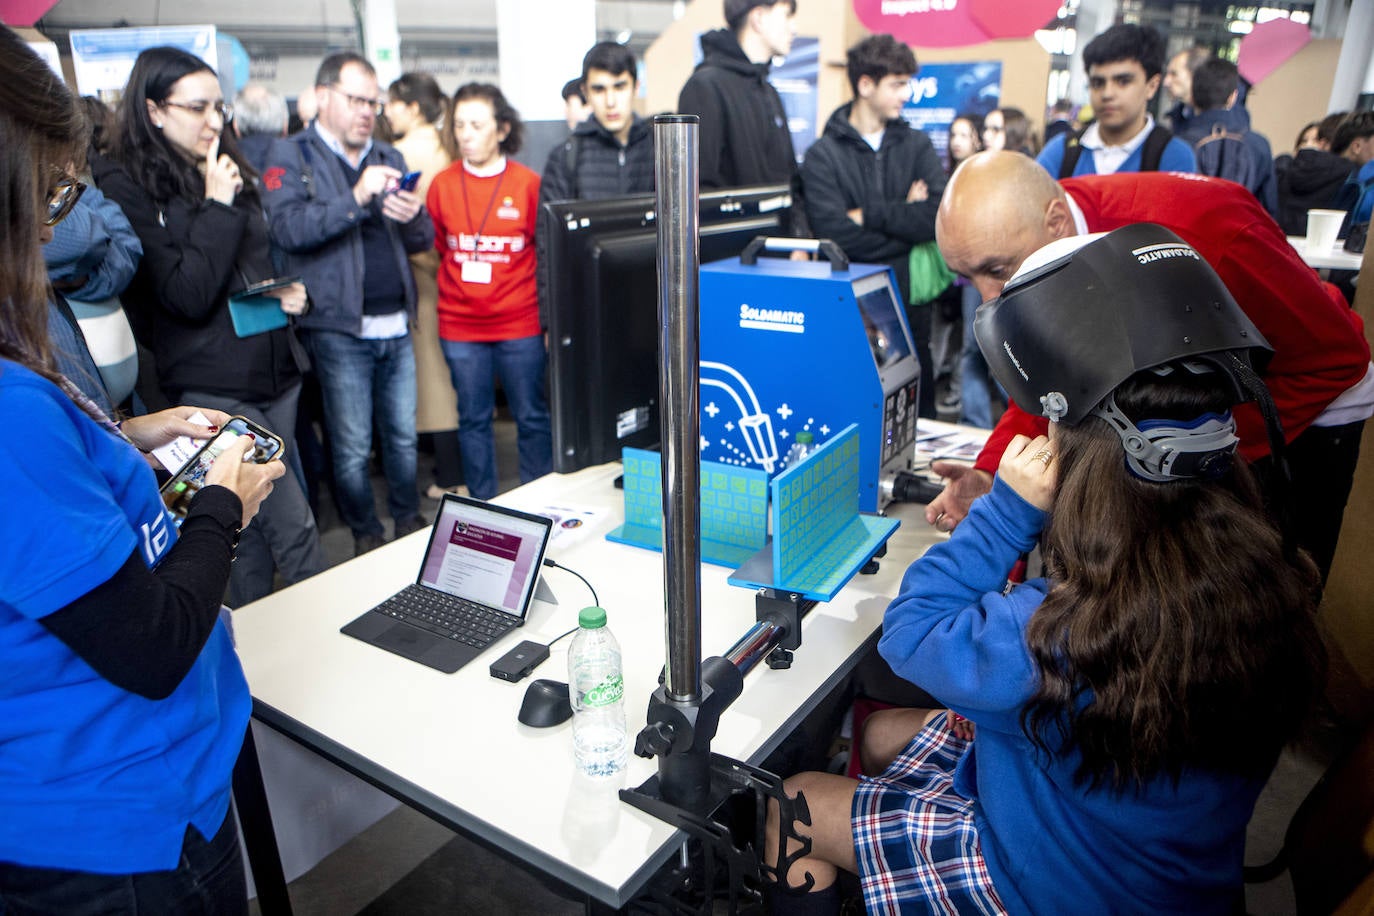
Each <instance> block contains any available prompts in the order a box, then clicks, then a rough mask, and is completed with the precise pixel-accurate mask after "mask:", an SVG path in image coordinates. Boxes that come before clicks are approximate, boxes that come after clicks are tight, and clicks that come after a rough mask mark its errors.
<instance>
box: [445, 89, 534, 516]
mask: <svg viewBox="0 0 1374 916" xmlns="http://www.w3.org/2000/svg"><path fill="white" fill-rule="evenodd" d="M452 122H453V123H452V131H453V140H454V143H455V145H456V147H457V149H456V152H457V153H458V156H457V158H458V159H459V161H457V162H455V163H454V164H453V165H451V166H449V167H448V168H447V169H445V170H444V171H442V172H440V173H439V174H438V175H437V176H436V177H435V179H434V182H433V184H431V185H430V188H429V195H428V197H427V199H426V206H427V207H428V208H429V212H430V215H431V216H432V217H433V218H434V244H435V247H437V248H438V249H439V256H440V259H441V260H440V266H439V340H440V345H441V346H442V347H443V351H444V359H445V360H447V362H448V366H449V372H450V373H451V374H452V376H453V387H454V389H455V390H456V391H457V392H458V441H459V445H460V448H461V451H462V457H463V477H464V479H465V480H466V481H467V485H468V489H469V490H470V491H471V493H472V495H473V496H475V497H477V498H479V499H490V498H491V497H493V496H495V495H496V490H497V476H496V443H495V440H494V438H493V436H492V431H491V417H492V413H493V410H494V405H495V387H494V384H493V378H494V377H495V376H496V375H499V376H500V378H501V387H502V389H503V390H504V391H505V392H506V400H507V403H508V404H509V405H510V410H511V413H512V414H513V415H514V416H515V425H516V429H517V432H518V442H519V449H520V481H521V482H522V483H526V482H528V481H531V480H534V479H535V478H536V477H541V476H543V475H544V474H547V473H549V471H550V470H552V467H553V444H552V440H551V438H550V435H549V407H548V398H547V396H546V394H545V391H544V385H545V379H544V372H545V364H546V360H547V356H546V353H545V349H544V335H543V329H542V328H541V327H540V322H539V295H538V292H537V289H536V284H535V260H534V259H535V255H534V228H535V219H536V216H537V213H538V204H539V176H538V175H537V174H535V173H534V172H532V171H530V170H529V169H527V168H525V167H524V166H523V165H521V164H520V163H518V162H512V161H510V160H508V159H507V158H506V157H507V155H509V154H512V153H515V152H516V151H518V150H519V149H520V142H521V139H522V137H523V134H524V125H523V124H522V123H521V121H520V115H519V113H517V112H516V110H515V109H514V108H512V107H511V105H510V103H509V102H507V101H506V97H505V96H504V95H503V94H502V93H501V90H500V89H498V88H497V87H495V86H492V85H490V84H487V83H468V84H467V85H465V86H463V87H461V88H459V90H458V92H457V93H455V94H454V96H453V118H452Z"/></svg>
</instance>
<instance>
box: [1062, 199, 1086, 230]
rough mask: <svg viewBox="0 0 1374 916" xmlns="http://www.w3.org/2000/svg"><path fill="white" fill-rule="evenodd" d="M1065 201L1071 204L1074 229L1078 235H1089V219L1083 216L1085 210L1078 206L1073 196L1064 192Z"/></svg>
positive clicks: (1070, 211)
mask: <svg viewBox="0 0 1374 916" xmlns="http://www.w3.org/2000/svg"><path fill="white" fill-rule="evenodd" d="M1064 199H1065V200H1067V201H1068V202H1069V213H1070V214H1072V215H1073V228H1074V230H1075V231H1076V232H1077V234H1078V235H1087V234H1088V218H1087V217H1086V216H1084V215H1083V208H1082V207H1080V206H1079V205H1078V201H1076V200H1074V199H1073V195H1072V194H1070V193H1068V192H1067V191H1065V192H1064Z"/></svg>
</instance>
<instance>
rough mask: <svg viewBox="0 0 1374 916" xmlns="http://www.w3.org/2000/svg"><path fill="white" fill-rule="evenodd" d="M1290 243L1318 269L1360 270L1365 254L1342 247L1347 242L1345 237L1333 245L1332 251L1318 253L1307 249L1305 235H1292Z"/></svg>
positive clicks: (1309, 264) (1308, 262) (1308, 263)
mask: <svg viewBox="0 0 1374 916" xmlns="http://www.w3.org/2000/svg"><path fill="white" fill-rule="evenodd" d="M1288 244H1290V245H1292V246H1293V247H1294V248H1296V249H1297V250H1298V254H1300V255H1302V259H1303V260H1304V261H1306V262H1307V265H1308V266H1309V267H1315V268H1316V269H1317V270H1322V269H1330V270H1359V269H1360V263H1361V262H1362V261H1363V260H1364V255H1362V254H1353V253H1351V252H1349V251H1346V250H1345V249H1344V248H1342V247H1341V246H1342V245H1344V244H1345V240H1344V239H1342V240H1340V241H1338V242H1337V243H1336V244H1335V245H1333V246H1331V250H1330V251H1326V252H1318V253H1316V254H1310V253H1309V252H1308V251H1307V239H1306V237H1304V236H1301V235H1290V236H1288Z"/></svg>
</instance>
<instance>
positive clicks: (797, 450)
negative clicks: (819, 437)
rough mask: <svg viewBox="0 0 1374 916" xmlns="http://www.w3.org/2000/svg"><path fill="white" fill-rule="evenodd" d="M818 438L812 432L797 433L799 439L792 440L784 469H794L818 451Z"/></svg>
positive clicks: (784, 461)
mask: <svg viewBox="0 0 1374 916" xmlns="http://www.w3.org/2000/svg"><path fill="white" fill-rule="evenodd" d="M817 447H818V446H817V445H816V437H815V436H814V435H813V434H812V433H811V430H809V429H804V430H802V431H801V432H799V433H797V438H795V439H793V440H792V447H791V448H789V449H788V450H787V457H786V458H785V459H784V460H783V464H782V466H783V467H784V468H794V467H796V466H797V465H798V464H800V463H801V462H802V460H803V459H804V458H806V456H807V455H809V454H811V453H812V452H814V451H815V450H816V449H817Z"/></svg>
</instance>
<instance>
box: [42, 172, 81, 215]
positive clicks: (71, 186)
mask: <svg viewBox="0 0 1374 916" xmlns="http://www.w3.org/2000/svg"><path fill="white" fill-rule="evenodd" d="M85 191H86V185H85V184H84V183H83V182H80V181H77V180H76V179H75V178H63V179H62V180H61V181H59V182H58V183H57V184H55V185H53V189H52V190H51V191H50V192H48V215H47V217H46V218H44V220H43V225H45V226H56V225H57V224H58V223H60V222H62V220H64V219H66V218H67V214H68V213H71V212H72V208H73V207H75V206H76V202H77V201H78V200H80V199H81V195H82V194H83V193H85Z"/></svg>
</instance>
